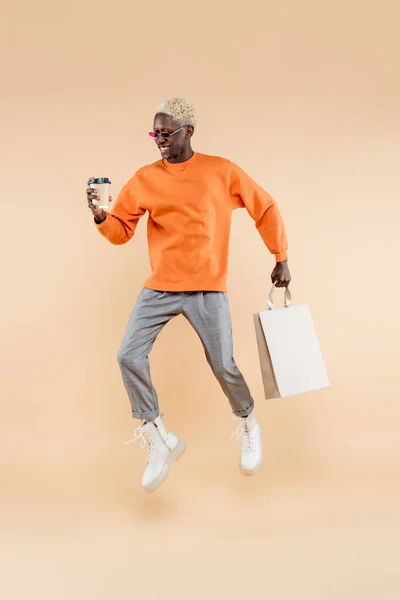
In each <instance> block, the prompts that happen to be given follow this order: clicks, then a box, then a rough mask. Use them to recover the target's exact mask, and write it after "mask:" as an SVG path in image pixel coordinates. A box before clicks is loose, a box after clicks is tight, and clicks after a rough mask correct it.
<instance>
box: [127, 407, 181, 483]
mask: <svg viewBox="0 0 400 600" xmlns="http://www.w3.org/2000/svg"><path fill="white" fill-rule="evenodd" d="M138 439H140V445H141V446H142V448H144V446H146V441H147V443H148V445H149V452H148V456H147V466H146V470H145V472H144V474H143V478H142V486H143V487H144V489H145V491H146V492H154V491H155V490H157V489H158V488H159V487H160V485H161V484H162V483H164V481H165V480H166V479H167V477H168V473H169V469H170V466H171V464H172V463H173V462H174V461H175V460H178V458H179V457H180V456H181V455H182V454H183V453H184V451H185V449H186V444H185V442H183V441H182V440H180V439H178V438H177V437H176V436H175V435H174V434H173V433H168V432H167V431H166V429H165V426H164V422H163V419H162V416H161V415H159V416H158V417H157V418H156V419H154V421H150V422H149V423H146V424H145V425H143V424H142V425H141V426H140V427H138V428H137V429H135V432H134V436H133V439H132V440H129V441H128V442H124V443H125V444H130V443H131V442H136V440H138Z"/></svg>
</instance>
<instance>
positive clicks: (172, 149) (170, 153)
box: [153, 113, 194, 163]
mask: <svg viewBox="0 0 400 600" xmlns="http://www.w3.org/2000/svg"><path fill="white" fill-rule="evenodd" d="M181 127H182V125H181V124H180V123H179V121H176V120H175V119H174V118H173V117H171V116H169V115H164V114H163V113H158V114H157V115H156V116H155V118H154V124H153V128H154V131H156V132H157V133H159V132H161V133H173V132H174V131H176V132H177V133H175V134H174V135H171V137H169V138H167V139H164V138H163V137H162V136H158V137H157V138H155V142H156V144H157V146H158V147H159V149H160V152H161V156H162V158H165V159H167V160H168V162H171V163H174V162H183V161H185V160H188V159H189V158H190V157H191V155H192V154H193V151H192V149H191V146H190V138H191V137H192V135H193V133H194V129H193V127H192V126H191V125H185V126H184V127H183V128H182V129H181ZM178 129H179V131H177V130H178Z"/></svg>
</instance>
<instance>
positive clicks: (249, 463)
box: [232, 413, 262, 475]
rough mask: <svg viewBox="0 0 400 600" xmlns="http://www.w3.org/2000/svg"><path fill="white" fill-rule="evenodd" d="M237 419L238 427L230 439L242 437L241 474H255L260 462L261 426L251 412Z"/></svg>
mask: <svg viewBox="0 0 400 600" xmlns="http://www.w3.org/2000/svg"><path fill="white" fill-rule="evenodd" d="M239 419H240V424H239V427H238V428H237V429H236V431H235V432H234V433H233V434H232V439H236V440H238V439H239V438H240V437H241V438H242V453H241V456H240V464H239V467H240V470H241V472H242V473H243V475H255V473H257V471H258V469H259V468H260V466H261V462H262V444H261V437H262V436H261V428H260V426H259V424H258V423H257V421H256V420H255V417H254V415H253V413H250V414H249V416H248V417H239Z"/></svg>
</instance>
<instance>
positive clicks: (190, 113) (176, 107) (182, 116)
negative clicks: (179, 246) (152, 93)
mask: <svg viewBox="0 0 400 600" xmlns="http://www.w3.org/2000/svg"><path fill="white" fill-rule="evenodd" d="M158 113H163V114H164V115H169V116H170V117H173V118H174V119H175V120H176V121H178V123H179V124H180V125H181V127H183V126H184V125H192V126H193V127H196V122H197V117H196V113H195V110H194V108H193V106H192V105H191V104H189V102H186V100H184V99H183V98H170V99H169V100H165V102H161V104H159V105H158V106H157V109H156V112H155V114H156V115H157V114H158Z"/></svg>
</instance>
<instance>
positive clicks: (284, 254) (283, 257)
mask: <svg viewBox="0 0 400 600" xmlns="http://www.w3.org/2000/svg"><path fill="white" fill-rule="evenodd" d="M275 258H276V262H282V261H283V260H287V259H288V255H287V252H286V250H282V251H281V252H277V253H275Z"/></svg>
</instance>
